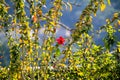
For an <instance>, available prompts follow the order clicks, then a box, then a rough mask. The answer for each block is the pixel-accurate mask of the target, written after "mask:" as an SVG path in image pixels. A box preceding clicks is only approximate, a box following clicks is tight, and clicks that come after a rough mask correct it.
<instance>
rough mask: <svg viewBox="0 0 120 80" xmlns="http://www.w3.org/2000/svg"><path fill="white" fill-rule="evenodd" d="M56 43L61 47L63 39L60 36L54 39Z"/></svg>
mask: <svg viewBox="0 0 120 80" xmlns="http://www.w3.org/2000/svg"><path fill="white" fill-rule="evenodd" d="M56 41H57V43H58V44H60V45H61V44H62V45H63V44H64V42H65V39H64V38H63V37H62V36H60V37H59V38H57V39H56Z"/></svg>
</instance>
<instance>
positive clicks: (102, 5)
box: [100, 3, 106, 11]
mask: <svg viewBox="0 0 120 80" xmlns="http://www.w3.org/2000/svg"><path fill="white" fill-rule="evenodd" d="M105 8H106V5H105V4H103V3H102V4H101V5H100V10H101V11H104V10H105Z"/></svg>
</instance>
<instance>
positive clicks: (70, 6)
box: [67, 2, 72, 11]
mask: <svg viewBox="0 0 120 80" xmlns="http://www.w3.org/2000/svg"><path fill="white" fill-rule="evenodd" d="M67 5H68V6H69V8H70V11H72V5H71V4H70V3H69V2H67Z"/></svg>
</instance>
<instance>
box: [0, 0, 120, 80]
mask: <svg viewBox="0 0 120 80" xmlns="http://www.w3.org/2000/svg"><path fill="white" fill-rule="evenodd" d="M11 1H12V3H13V6H14V14H9V13H8V10H9V9H10V7H9V5H8V4H7V3H6V2H5V0H0V31H1V33H4V35H5V36H6V38H7V46H8V48H9V52H10V64H9V65H8V66H4V67H3V66H0V79H2V80H117V79H120V41H118V40H117V39H116V36H115V33H116V32H119V31H120V12H116V13H114V14H113V17H111V18H110V19H106V24H105V25H103V26H101V27H100V29H99V30H96V31H94V30H93V28H94V26H93V25H92V17H93V16H94V17H95V16H97V15H96V13H97V11H98V10H101V11H104V10H105V8H106V7H107V4H109V5H111V2H110V0H107V3H106V2H105V1H106V0H90V2H89V4H88V5H87V6H86V8H85V9H84V10H83V11H82V14H81V15H80V17H79V20H78V21H77V22H76V24H75V29H70V28H68V27H67V26H66V25H64V24H63V23H61V22H60V17H61V16H62V10H65V9H64V8H69V9H70V11H71V10H72V6H73V5H76V4H73V3H71V2H69V0H68V1H64V0H51V3H50V4H52V6H51V8H50V9H49V10H48V12H43V9H42V7H45V6H46V0H11ZM25 2H26V3H27V4H28V5H26V4H25ZM76 6H77V5H76ZM81 6H82V5H81ZM25 7H26V8H27V10H29V12H30V16H27V15H26V10H25ZM58 27H64V28H65V29H67V30H69V31H71V38H65V37H63V36H60V37H58V38H56V29H57V28H58ZM42 28H44V29H45V30H44V31H43V32H44V36H43V37H39V34H40V33H41V32H40V29H42ZM103 31H104V32H106V34H105V37H104V39H103V41H104V45H103V46H101V45H96V44H95V42H94V40H93V39H94V35H95V34H98V35H99V34H100V33H102V32H103ZM113 47H114V49H113ZM1 49H2V46H0V53H1V54H3V55H2V56H0V59H4V53H3V52H4V51H3V50H1ZM0 64H2V63H0Z"/></svg>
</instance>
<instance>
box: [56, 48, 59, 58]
mask: <svg viewBox="0 0 120 80" xmlns="http://www.w3.org/2000/svg"><path fill="white" fill-rule="evenodd" d="M55 55H56V56H57V57H58V56H60V49H59V48H58V49H57V50H56V54H55Z"/></svg>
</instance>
